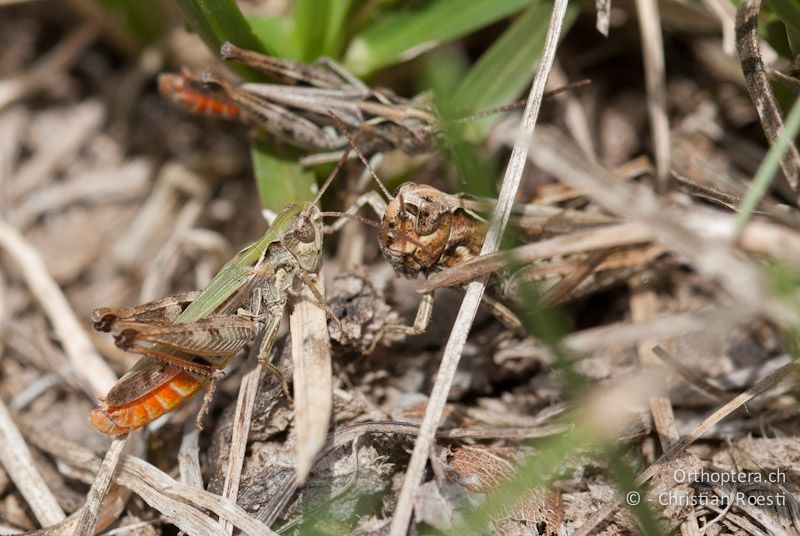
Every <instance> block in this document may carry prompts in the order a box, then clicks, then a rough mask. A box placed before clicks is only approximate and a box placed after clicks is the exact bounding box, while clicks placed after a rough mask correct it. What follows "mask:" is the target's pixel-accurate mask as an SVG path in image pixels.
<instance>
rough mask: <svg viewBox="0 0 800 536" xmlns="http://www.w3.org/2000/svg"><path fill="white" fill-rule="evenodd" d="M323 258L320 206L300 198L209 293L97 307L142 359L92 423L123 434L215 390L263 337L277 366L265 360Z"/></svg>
mask: <svg viewBox="0 0 800 536" xmlns="http://www.w3.org/2000/svg"><path fill="white" fill-rule="evenodd" d="M321 258H322V216H321V214H320V212H319V209H317V207H316V206H315V204H314V203H305V204H302V205H301V204H293V205H289V206H287V207H286V208H284V209H283V210H282V211H281V213H280V214H279V215H278V217H277V218H276V219H275V221H274V223H273V224H272V226H271V227H270V229H269V230H268V231H267V232H266V233H265V234H264V236H262V237H261V239H260V240H259V241H257V242H256V243H254V244H253V245H251V246H249V247H247V248H245V249H244V250H242V251H241V252H240V253H239V254H238V255H237V256H236V257H234V258H233V259H232V260H231V261H229V262H228V263H227V264H225V266H223V267H222V269H221V270H220V271H219V272H218V273H217V274H216V275H215V276H214V278H213V279H212V280H211V282H210V283H209V285H208V286H207V287H206V288H205V289H204V290H203V291H202V292H200V293H190V294H182V295H177V296H174V297H171V298H165V299H162V300H158V301H155V302H150V303H147V304H143V305H139V306H136V307H130V308H119V309H111V308H100V309H96V310H95V311H93V313H92V319H93V322H94V326H95V328H96V329H98V330H100V331H110V332H111V333H113V334H114V337H115V342H116V344H117V346H119V347H121V348H123V349H125V350H129V351H132V352H136V353H139V354H141V355H142V356H143V357H142V359H140V360H139V361H138V362H137V363H136V365H134V367H133V368H132V369H131V370H130V371H129V372H127V373H126V374H125V375H124V376H123V377H122V378H121V379H120V380H119V381H118V382H117V383H116V384H115V385H114V387H112V388H111V390H110V391H109V392H108V394H107V395H106V396H105V397H104V398H102V399H101V401H100V404H99V405H98V407H97V408H96V409H95V410H94V411H92V413H91V416H90V419H91V422H92V425H93V426H94V427H95V428H96V429H97V430H99V431H100V432H103V433H105V434H109V435H120V434H124V433H127V432H130V431H132V430H135V429H137V428H140V427H141V426H144V425H145V424H147V423H149V422H151V421H153V420H155V419H156V418H158V417H160V416H161V415H163V414H165V413H168V412H170V411H172V410H173V409H175V408H176V407H178V406H179V405H180V404H182V403H183V402H184V401H186V400H187V399H189V398H191V397H192V396H193V395H194V394H195V393H196V392H197V391H198V390H199V389H200V388H201V387H207V388H208V393H209V395H210V393H211V392H213V382H214V380H215V378H217V377H218V376H219V375H220V374H221V370H222V369H223V368H224V367H225V366H226V365H227V363H228V362H229V361H230V359H231V358H232V357H233V356H234V355H235V354H236V353H237V352H238V351H239V350H241V349H242V348H243V347H244V346H245V345H247V344H248V343H250V342H251V341H253V340H254V339H255V338H257V337H259V336H261V335H263V336H264V338H263V341H262V343H261V346H260V348H259V353H258V359H259V360H260V362H262V364H264V365H265V366H266V367H267V368H269V369H273V370H274V367H272V366H271V365H268V364H267V363H266V362H267V359H268V357H269V352H270V350H271V348H272V345H273V343H274V341H275V338H276V336H277V333H278V328H279V326H280V321H281V318H282V316H283V312H284V309H285V306H286V304H287V303H288V302H289V301H290V299H291V297H292V296H293V295H294V294H295V293H296V292H297V291H299V290H300V288H301V286H302V285H303V284H304V282H308V281H309V280H311V279H313V278H314V277H316V274H317V272H318V271H319V268H320V264H321ZM318 298H319V297H318ZM201 415H202V411H201Z"/></svg>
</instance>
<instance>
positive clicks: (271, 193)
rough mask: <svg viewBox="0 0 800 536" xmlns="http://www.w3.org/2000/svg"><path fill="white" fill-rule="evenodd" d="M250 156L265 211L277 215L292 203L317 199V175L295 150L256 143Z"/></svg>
mask: <svg viewBox="0 0 800 536" xmlns="http://www.w3.org/2000/svg"><path fill="white" fill-rule="evenodd" d="M250 154H251V158H252V160H253V172H254V173H255V176H256V184H257V185H258V192H259V195H260V196H261V205H262V206H263V207H264V208H266V209H269V210H271V211H273V212H275V213H277V212H278V211H280V210H281V209H282V208H283V207H285V206H286V205H288V204H290V203H298V202H302V201H311V200H312V199H313V198H314V192H313V188H314V185H315V184H316V181H315V176H314V174H313V173H312V172H310V171H307V170H304V169H303V168H302V167H300V164H298V163H297V157H298V154H297V153H296V152H295V151H292V150H289V149H282V148H277V147H272V146H270V145H268V144H266V143H261V142H256V143H253V145H252V147H251V149H250Z"/></svg>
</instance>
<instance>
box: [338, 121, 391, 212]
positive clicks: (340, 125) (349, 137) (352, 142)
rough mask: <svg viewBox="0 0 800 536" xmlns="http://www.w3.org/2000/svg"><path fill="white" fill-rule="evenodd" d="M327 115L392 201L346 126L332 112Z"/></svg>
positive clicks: (387, 197)
mask: <svg viewBox="0 0 800 536" xmlns="http://www.w3.org/2000/svg"><path fill="white" fill-rule="evenodd" d="M328 115H329V116H331V118H332V119H333V121H334V122H335V123H336V128H338V129H339V130H340V131H341V132H342V134H344V137H345V138H347V143H348V144H350V147H352V148H353V151H355V153H356V154H357V155H358V158H359V159H360V160H361V162H362V163H363V164H364V165H365V166H366V168H367V170H368V171H369V173H370V175H372V178H373V179H375V182H377V183H378V186H380V188H381V191H382V192H383V194H384V195H385V196H386V199H388V200H389V201H391V200H392V199H394V196H393V195H392V194H390V193H389V190H388V189H387V188H386V185H385V184H383V181H382V180H381V179H380V178H379V177H378V175H376V174H375V171H374V170H373V169H372V166H370V165H369V162H367V159H366V157H365V156H364V153H362V152H361V151H360V150H359V149H358V147H357V146H356V142H355V140H354V139H353V135H352V134H350V131H349V130H347V127H346V126H344V122H343V121H342V120H341V119H340V118H339V116H338V115H336V114H335V113H333V110H328Z"/></svg>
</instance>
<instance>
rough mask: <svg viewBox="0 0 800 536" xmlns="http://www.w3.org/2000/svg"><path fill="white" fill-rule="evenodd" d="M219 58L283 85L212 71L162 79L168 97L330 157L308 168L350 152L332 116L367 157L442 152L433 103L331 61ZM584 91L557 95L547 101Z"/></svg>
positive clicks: (242, 53)
mask: <svg viewBox="0 0 800 536" xmlns="http://www.w3.org/2000/svg"><path fill="white" fill-rule="evenodd" d="M220 54H221V56H222V58H223V59H225V60H232V61H236V62H239V63H241V64H243V65H246V66H248V67H250V68H251V69H253V70H255V71H258V72H261V73H264V74H266V75H267V76H268V77H269V78H270V79H272V80H275V81H276V82H278V83H270V84H265V83H253V82H245V83H241V84H236V83H233V82H230V81H228V80H226V79H225V78H223V77H221V76H218V75H216V74H215V73H212V72H208V71H207V72H206V73H204V74H203V75H202V76H201V77H192V76H191V75H188V74H186V73H183V74H180V75H176V74H169V73H166V74H162V75H161V77H160V79H159V87H160V89H161V91H162V93H163V94H164V95H165V96H166V97H167V98H168V99H169V100H170V101H172V102H173V103H174V104H175V105H176V106H178V107H179V108H182V109H184V110H186V111H189V112H194V113H199V114H202V115H211V116H216V117H220V118H223V119H238V120H240V121H242V122H244V123H246V124H249V125H251V126H255V127H258V128H259V129H262V130H263V131H265V132H266V133H267V134H268V135H269V136H270V137H271V138H274V139H276V140H278V141H280V142H283V143H287V144H289V145H292V146H294V147H297V148H300V149H303V150H307V151H312V152H315V153H317V152H320V151H323V152H324V151H329V152H331V153H323V154H314V155H311V156H308V157H305V158H303V159H301V162H302V163H304V164H306V165H312V164H317V163H323V162H328V161H335V160H336V159H337V158H338V155H339V154H340V153H339V151H341V150H343V149H344V148H345V147H347V144H348V142H347V136H344V135H342V133H339V132H337V131H336V129H335V128H333V127H334V126H335V121H332V120H331V118H330V115H329V114H330V112H333V113H334V114H335V115H336V116H337V117H338V118H339V120H341V122H342V123H343V124H344V125H345V126H346V127H347V128H349V129H352V130H354V131H357V132H358V133H359V135H360V142H359V143H360V144H361V146H362V149H363V150H364V151H366V152H368V153H376V152H382V151H388V150H392V149H400V150H401V151H403V152H405V153H408V154H421V153H430V152H433V151H435V150H436V149H437V148H438V147H439V141H440V137H441V130H442V129H441V117H440V116H439V114H438V112H437V111H436V109H435V107H434V105H433V102H432V99H431V98H430V97H429V96H427V95H424V94H423V95H420V96H418V97H415V98H413V99H406V98H403V97H400V96H398V95H396V94H395V93H394V92H393V91H391V90H388V89H376V88H370V87H369V86H367V85H365V84H364V83H363V82H362V81H361V80H359V79H358V78H356V77H354V76H353V75H351V74H350V73H348V72H347V71H346V70H345V69H344V68H343V67H342V66H340V65H338V64H337V63H336V62H334V61H333V60H331V59H329V58H320V59H319V60H317V61H316V62H314V63H312V64H305V63H300V62H296V61H291V60H286V59H282V58H275V57H271V56H266V55H263V54H259V53H257V52H252V51H248V50H242V49H240V48H237V47H236V46H234V45H232V44H231V43H225V44H224V45H222V48H221V50H220ZM586 83H588V80H583V81H580V82H578V83H576V84H572V85H570V86H565V87H564V88H560V89H556V90H554V91H551V92H548V93H547V94H545V98H547V97H550V96H553V95H555V94H558V93H560V92H562V91H565V90H567V89H570V88H574V87H579V86H581V85H585V84H586ZM522 106H524V102H515V103H510V104H508V105H506V106H501V107H499V108H496V109H493V110H486V111H483V112H480V113H478V114H475V115H473V116H470V117H464V118H460V119H457V121H459V122H460V121H469V120H473V119H478V118H481V117H485V116H488V115H492V114H495V113H500V112H506V111H510V110H514V109H517V108H521V107H522ZM340 130H341V129H340Z"/></svg>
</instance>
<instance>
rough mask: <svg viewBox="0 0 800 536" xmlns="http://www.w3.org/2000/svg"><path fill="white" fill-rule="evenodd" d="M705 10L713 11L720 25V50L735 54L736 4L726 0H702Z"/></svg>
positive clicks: (730, 54)
mask: <svg viewBox="0 0 800 536" xmlns="http://www.w3.org/2000/svg"><path fill="white" fill-rule="evenodd" d="M703 5H704V6H705V7H706V9H707V10H709V11H711V12H712V13H714V14H715V15H716V16H717V18H718V19H719V22H720V25H721V26H722V50H723V51H724V52H725V54H727V55H729V56H733V55H734V54H736V6H734V5H733V4H732V3H731V2H729V1H728V0H703Z"/></svg>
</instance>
